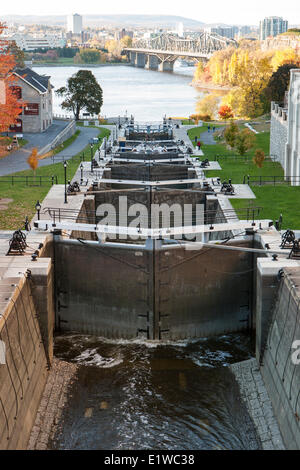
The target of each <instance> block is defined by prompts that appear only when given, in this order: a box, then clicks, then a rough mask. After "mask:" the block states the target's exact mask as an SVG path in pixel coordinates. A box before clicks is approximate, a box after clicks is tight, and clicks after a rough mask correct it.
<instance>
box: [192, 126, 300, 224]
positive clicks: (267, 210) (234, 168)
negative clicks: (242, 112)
mask: <svg viewBox="0 0 300 470" xmlns="http://www.w3.org/2000/svg"><path fill="white" fill-rule="evenodd" d="M217 127H218V126H216V128H217ZM242 128H244V126H242ZM205 131H206V126H205V128H203V127H200V128H197V129H191V130H190V131H188V134H189V136H190V138H191V140H192V142H193V144H194V145H195V142H194V137H195V135H197V136H199V137H200V140H201V133H203V132H205ZM255 137H256V140H255V144H254V147H253V148H252V149H251V150H250V151H249V152H248V153H247V155H246V156H245V157H244V159H234V157H233V156H234V155H236V154H237V152H236V151H234V150H229V149H228V148H227V146H226V145H225V144H224V143H222V142H218V141H216V144H215V145H203V146H202V150H203V152H204V157H202V158H201V160H203V159H206V158H208V159H209V160H214V159H215V156H216V155H222V157H220V158H219V159H218V161H219V163H220V165H221V167H222V171H206V172H205V174H206V176H207V177H220V178H221V180H222V181H228V180H229V179H232V182H233V183H235V184H241V183H243V178H244V176H247V175H250V176H283V175H284V171H283V169H282V167H281V165H280V164H279V163H277V162H272V161H265V162H264V165H263V167H262V168H258V167H257V166H256V165H255V164H254V163H253V161H252V159H253V156H254V154H255V151H256V149H258V148H260V149H262V150H263V151H264V152H265V154H266V155H269V153H270V132H263V133H261V134H256V136H255ZM230 157H231V158H230ZM251 189H252V191H253V192H254V194H255V196H256V200H252V199H251V200H246V199H231V204H232V205H233V207H234V208H235V209H240V208H245V207H249V206H251V205H254V206H258V207H262V208H263V209H262V212H261V214H260V218H262V219H270V220H273V221H275V220H278V218H279V216H280V214H282V215H283V229H288V228H290V229H292V230H296V229H300V209H299V202H300V187H292V186H287V185H285V184H282V185H276V186H272V185H266V186H251Z"/></svg>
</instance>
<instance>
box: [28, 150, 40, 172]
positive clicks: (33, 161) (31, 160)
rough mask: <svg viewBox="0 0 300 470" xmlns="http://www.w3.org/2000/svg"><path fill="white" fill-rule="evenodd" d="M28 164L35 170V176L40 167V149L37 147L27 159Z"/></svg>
mask: <svg viewBox="0 0 300 470" xmlns="http://www.w3.org/2000/svg"><path fill="white" fill-rule="evenodd" d="M27 163H28V165H29V166H30V168H31V169H32V170H33V173H34V175H35V171H36V169H37V167H38V165H39V158H38V149H37V148H36V147H34V148H33V149H32V151H31V154H30V155H29V157H28V159H27Z"/></svg>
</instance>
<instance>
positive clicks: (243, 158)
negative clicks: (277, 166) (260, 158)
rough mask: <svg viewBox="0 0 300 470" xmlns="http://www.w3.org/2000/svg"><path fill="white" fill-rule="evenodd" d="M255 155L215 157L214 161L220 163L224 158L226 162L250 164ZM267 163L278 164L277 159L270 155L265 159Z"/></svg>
mask: <svg viewBox="0 0 300 470" xmlns="http://www.w3.org/2000/svg"><path fill="white" fill-rule="evenodd" d="M253 157H254V155H245V156H241V155H215V156H214V160H215V161H216V162H218V161H219V160H220V159H222V158H224V159H225V160H235V161H238V160H240V161H243V162H247V163H250V162H252V159H253ZM264 161H265V162H272V163H276V158H275V157H274V156H273V155H269V156H267V157H265V160H264Z"/></svg>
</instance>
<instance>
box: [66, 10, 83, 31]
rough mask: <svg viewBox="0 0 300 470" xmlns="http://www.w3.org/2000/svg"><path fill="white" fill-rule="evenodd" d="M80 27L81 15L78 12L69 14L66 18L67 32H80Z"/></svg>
mask: <svg viewBox="0 0 300 470" xmlns="http://www.w3.org/2000/svg"><path fill="white" fill-rule="evenodd" d="M82 29H83V28H82V16H81V15H78V13H75V14H74V15H69V16H68V18H67V33H70V32H71V33H72V34H81V31H82Z"/></svg>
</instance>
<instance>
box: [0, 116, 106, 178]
mask: <svg viewBox="0 0 300 470" xmlns="http://www.w3.org/2000/svg"><path fill="white" fill-rule="evenodd" d="M67 125H68V122H66V121H54V124H53V125H52V126H51V127H50V129H48V130H47V131H46V132H43V133H42V134H24V139H26V140H28V144H26V145H25V146H24V147H22V148H21V149H20V150H17V151H16V152H12V153H10V154H9V155H7V157H5V158H2V159H0V176H4V175H10V174H11V173H16V172H18V171H23V170H28V169H29V165H28V163H27V159H28V157H29V155H30V153H31V151H32V149H33V148H34V147H37V148H38V149H41V148H43V147H45V146H46V145H47V144H48V143H49V142H51V141H52V140H53V139H54V138H55V137H56V136H57V134H59V133H60V132H61V131H62V130H63V129H64V128H65V127H66V126H67ZM78 129H79V130H80V134H79V136H78V137H77V139H76V140H75V141H74V142H73V143H72V144H71V145H70V146H69V147H67V148H66V149H65V150H63V151H62V152H60V153H58V154H57V156H64V157H65V158H66V159H69V158H72V157H73V156H74V155H76V154H77V153H79V152H81V151H82V150H83V149H84V148H85V147H86V145H87V144H88V143H89V141H90V139H92V138H93V137H96V136H97V135H98V134H99V129H97V128H93V127H91V128H88V127H78ZM52 163H53V162H52V159H51V158H45V159H44V160H40V161H39V167H41V166H48V165H51V164H52Z"/></svg>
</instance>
